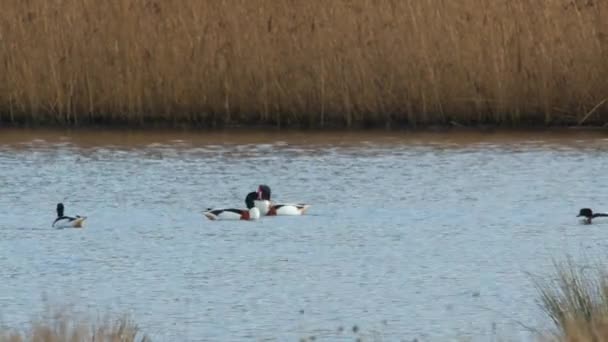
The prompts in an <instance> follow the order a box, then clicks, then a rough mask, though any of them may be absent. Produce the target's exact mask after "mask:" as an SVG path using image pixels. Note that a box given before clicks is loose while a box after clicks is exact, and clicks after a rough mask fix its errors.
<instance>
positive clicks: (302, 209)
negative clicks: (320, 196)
mask: <svg viewBox="0 0 608 342" xmlns="http://www.w3.org/2000/svg"><path fill="white" fill-rule="evenodd" d="M251 194H256V195H257V198H256V200H255V201H254V205H255V207H256V208H258V209H259V210H260V213H261V214H262V215H266V216H299V215H303V214H304V213H306V211H307V210H308V208H309V207H310V205H309V204H304V203H274V202H272V200H271V190H270V187H269V186H268V185H265V184H262V185H260V186H259V187H258V190H257V191H256V192H252V193H249V194H248V195H247V196H250V195H251Z"/></svg>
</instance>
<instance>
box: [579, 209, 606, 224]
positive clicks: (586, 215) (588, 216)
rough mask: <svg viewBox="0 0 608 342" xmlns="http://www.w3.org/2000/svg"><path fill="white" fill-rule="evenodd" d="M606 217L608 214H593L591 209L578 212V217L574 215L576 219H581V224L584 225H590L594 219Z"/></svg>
mask: <svg viewBox="0 0 608 342" xmlns="http://www.w3.org/2000/svg"><path fill="white" fill-rule="evenodd" d="M606 216H608V214H606V213H594V212H593V211H592V210H591V209H589V208H583V209H581V210H580V211H579V212H578V215H576V217H583V223H584V224H591V220H592V219H594V218H596V217H606Z"/></svg>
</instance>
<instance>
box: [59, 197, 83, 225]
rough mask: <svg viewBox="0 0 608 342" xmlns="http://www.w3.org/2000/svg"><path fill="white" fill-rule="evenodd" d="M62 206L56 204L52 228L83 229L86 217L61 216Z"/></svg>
mask: <svg viewBox="0 0 608 342" xmlns="http://www.w3.org/2000/svg"><path fill="white" fill-rule="evenodd" d="M63 211H64V206H63V204H62V203H58V204H57V218H56V219H55V221H53V224H52V227H53V228H55V229H64V228H83V227H84V222H85V220H86V219H87V217H86V216H80V215H76V217H70V216H65V215H64V214H63Z"/></svg>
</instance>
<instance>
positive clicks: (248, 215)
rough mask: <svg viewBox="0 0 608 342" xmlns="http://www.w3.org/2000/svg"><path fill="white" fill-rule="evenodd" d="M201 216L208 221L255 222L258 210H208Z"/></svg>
mask: <svg viewBox="0 0 608 342" xmlns="http://www.w3.org/2000/svg"><path fill="white" fill-rule="evenodd" d="M203 214H204V215H205V216H206V217H207V218H208V219H210V220H213V221H216V220H247V221H249V220H257V219H259V218H260V210H259V209H258V208H251V209H249V210H247V209H234V208H228V209H212V208H208V209H207V210H206V211H205V212H203Z"/></svg>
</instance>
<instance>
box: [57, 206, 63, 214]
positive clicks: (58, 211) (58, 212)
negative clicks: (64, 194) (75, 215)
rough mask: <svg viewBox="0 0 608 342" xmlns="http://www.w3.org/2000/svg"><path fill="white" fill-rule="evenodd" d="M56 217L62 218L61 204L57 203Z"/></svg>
mask: <svg viewBox="0 0 608 342" xmlns="http://www.w3.org/2000/svg"><path fill="white" fill-rule="evenodd" d="M57 217H63V203H57Z"/></svg>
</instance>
